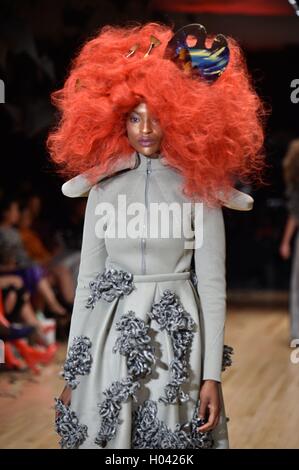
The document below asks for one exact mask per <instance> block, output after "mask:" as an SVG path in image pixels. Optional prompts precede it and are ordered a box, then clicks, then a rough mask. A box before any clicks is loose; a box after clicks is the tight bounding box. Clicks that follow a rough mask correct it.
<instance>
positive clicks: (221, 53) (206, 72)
mask: <svg viewBox="0 0 299 470" xmlns="http://www.w3.org/2000/svg"><path fill="white" fill-rule="evenodd" d="M206 39H207V31H206V28H205V27H204V26H203V25H202V24H198V23H194V24H188V25H186V26H184V27H183V28H181V29H179V30H178V31H177V32H176V33H175V34H174V35H173V37H172V38H171V40H170V41H169V42H168V44H167V47H166V50H165V53H164V58H165V59H169V60H172V61H173V62H174V63H175V64H176V65H177V66H178V67H179V68H180V69H182V70H183V72H184V73H186V74H187V75H189V76H191V77H192V78H197V77H201V78H204V79H205V80H206V81H208V82H209V83H213V82H214V81H215V80H217V78H219V77H220V75H222V73H223V72H224V70H225V69H226V67H227V65H228V62H229V55H230V54H229V47H228V42H227V40H226V38H225V36H223V35H222V34H218V35H217V36H216V37H215V39H214V40H213V42H212V45H211V47H207V46H206ZM160 44H161V42H160V41H159V39H157V38H156V37H155V36H151V37H150V46H149V48H148V50H147V51H146V53H145V55H144V57H148V56H149V55H150V53H151V51H152V50H153V49H154V48H155V47H158V46H159V45H160ZM138 48H139V44H138V43H136V44H134V45H133V46H132V47H131V48H130V50H129V52H128V53H127V54H126V57H131V56H132V55H134V53H135V52H136V51H137V49H138Z"/></svg>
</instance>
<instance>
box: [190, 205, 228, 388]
mask: <svg viewBox="0 0 299 470" xmlns="http://www.w3.org/2000/svg"><path fill="white" fill-rule="evenodd" d="M201 224H202V227H201ZM194 228H195V242H196V243H197V244H198V245H199V244H200V236H201V233H200V232H201V231H202V230H203V241H202V246H198V247H196V246H195V251H194V261H195V270H196V275H197V291H198V294H199V297H200V302H201V307H202V329H203V331H202V336H203V341H204V344H203V348H204V349H203V351H204V354H203V376H202V377H203V380H215V381H218V382H221V370H222V357H223V345H224V324H225V317H226V278H225V228H224V220H223V214H222V209H221V208H220V207H219V208H208V207H207V206H206V205H205V204H204V205H203V218H202V221H201V220H200V216H196V214H195V219H194Z"/></svg>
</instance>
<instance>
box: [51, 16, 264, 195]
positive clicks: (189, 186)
mask: <svg viewBox="0 0 299 470" xmlns="http://www.w3.org/2000/svg"><path fill="white" fill-rule="evenodd" d="M150 35H154V36H156V37H157V38H158V39H159V40H160V41H161V44H160V45H159V46H158V47H156V48H154V49H153V50H152V52H151V54H150V55H149V56H148V57H147V58H144V54H145V52H146V51H147V50H148V47H149V44H150ZM172 35H173V31H172V30H171V28H170V27H168V26H166V25H162V24H158V23H147V24H145V25H137V26H126V27H115V26H105V27H103V28H102V29H101V31H100V32H99V34H98V35H97V36H96V37H95V38H93V39H91V40H89V41H88V42H86V43H85V44H84V45H83V47H82V49H81V50H80V52H79V53H78V55H77V56H76V57H75V58H74V60H73V62H72V64H71V68H70V73H69V76H68V77H67V79H66V81H65V84H64V87H63V88H62V89H61V90H58V91H55V92H54V93H53V94H52V100H53V103H54V104H55V105H56V106H57V107H58V109H59V110H60V111H61V119H60V122H59V124H58V125H57V127H56V128H55V129H53V130H52V132H51V133H50V135H49V137H48V141H47V144H48V148H49V151H50V154H51V158H52V159H53V161H54V162H55V163H56V164H57V165H58V167H59V169H60V172H61V173H63V174H64V175H67V176H73V175H75V174H78V173H81V172H84V171H86V170H88V169H90V168H91V167H93V166H95V165H100V167H102V168H103V172H104V171H106V170H107V169H108V168H109V165H110V164H111V162H112V161H115V159H116V158H126V157H128V156H129V155H131V153H132V151H133V150H134V149H132V147H131V146H130V144H129V141H128V138H127V136H126V118H127V114H128V112H130V111H131V110H132V109H133V108H134V107H135V106H136V105H138V103H140V102H142V101H146V103H147V104H148V107H149V109H150V111H151V112H152V113H154V114H155V115H156V116H157V117H158V119H159V120H160V124H161V126H162V129H163V132H164V134H163V141H162V146H161V153H162V154H163V155H164V157H165V158H166V159H167V161H168V163H169V164H170V165H172V166H174V167H176V168H178V169H179V170H180V171H181V173H182V174H183V177H184V191H185V193H186V194H187V195H189V196H199V197H201V198H203V199H206V200H210V201H212V200H213V199H214V194H215V191H217V190H219V189H222V190H224V191H226V189H228V187H229V186H231V185H232V184H234V182H235V181H236V179H239V180H240V181H242V180H243V181H246V182H248V181H253V180H255V181H257V180H258V181H261V171H262V168H263V166H264V159H263V155H262V148H263V137H264V136H263V124H264V116H265V110H264V107H263V104H262V102H261V100H260V99H259V97H258V95H257V94H256V92H255V90H254V88H253V86H252V82H251V79H250V77H249V75H248V72H247V67H246V64H245V61H244V57H243V54H242V52H241V50H240V48H239V46H238V44H237V43H236V41H234V40H233V39H231V38H228V42H229V48H230V61H229V64H228V67H227V69H226V70H225V71H224V72H223V74H222V75H221V76H220V77H219V78H218V79H217V80H216V82H214V83H212V84H209V83H207V82H206V81H205V80H204V79H192V78H190V77H188V76H187V75H185V74H184V73H183V71H181V70H180V69H179V68H178V67H177V66H176V65H175V64H174V63H173V62H172V61H170V60H168V59H164V58H163V55H164V51H165V48H166V45H167V43H168V41H169V40H170V39H171V37H172ZM135 43H139V45H140V47H139V48H138V50H137V51H136V52H135V54H134V55H133V56H132V57H126V54H127V53H128V51H129V50H130V48H131V47H132V46H133V45H134V44H135Z"/></svg>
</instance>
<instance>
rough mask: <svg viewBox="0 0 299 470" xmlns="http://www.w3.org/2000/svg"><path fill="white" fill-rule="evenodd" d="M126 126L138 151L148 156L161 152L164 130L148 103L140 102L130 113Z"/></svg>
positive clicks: (130, 138)
mask: <svg viewBox="0 0 299 470" xmlns="http://www.w3.org/2000/svg"><path fill="white" fill-rule="evenodd" d="M126 126H127V135H128V139H129V142H130V144H131V145H132V147H133V148H134V149H135V150H136V151H137V152H140V153H142V154H143V155H146V156H148V157H150V156H151V155H154V154H155V153H159V150H160V145H161V141H162V137H163V132H162V129H161V127H160V124H159V121H158V119H157V118H156V117H155V116H153V115H152V114H150V112H149V109H148V107H147V104H146V103H140V104H139V105H138V106H136V108H134V109H133V110H132V111H131V112H130V113H129V115H128V117H127V122H126Z"/></svg>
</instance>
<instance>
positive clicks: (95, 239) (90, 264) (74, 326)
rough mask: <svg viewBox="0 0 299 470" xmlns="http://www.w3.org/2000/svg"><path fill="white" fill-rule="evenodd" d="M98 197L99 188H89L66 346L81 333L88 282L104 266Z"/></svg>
mask: <svg viewBox="0 0 299 470" xmlns="http://www.w3.org/2000/svg"><path fill="white" fill-rule="evenodd" d="M98 199H99V189H98V188H97V186H94V187H92V188H91V190H90V192H89V195H88V200H87V205H86V210H85V219H84V226H83V238H82V248H81V259H80V266H79V274H78V282H77V288H76V294H75V300H74V307H73V313H72V320H71V328H70V334H69V341H68V348H69V346H70V344H71V341H72V339H73V337H74V336H79V335H81V334H82V331H83V329H84V323H85V322H86V319H87V316H88V314H89V311H90V309H88V308H87V307H86V303H87V299H88V297H89V295H90V288H89V283H90V281H92V280H94V279H95V277H96V275H97V274H98V273H100V272H102V271H103V270H104V268H105V261H106V258H107V251H106V247H105V238H104V233H99V232H98V227H97V234H96V230H95V229H96V222H97V219H98V217H97V215H96V213H95V210H96V206H97V204H98V202H99V201H98Z"/></svg>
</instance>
